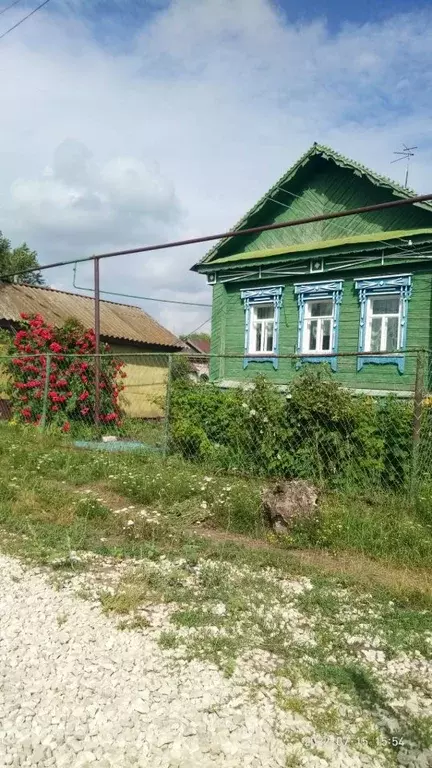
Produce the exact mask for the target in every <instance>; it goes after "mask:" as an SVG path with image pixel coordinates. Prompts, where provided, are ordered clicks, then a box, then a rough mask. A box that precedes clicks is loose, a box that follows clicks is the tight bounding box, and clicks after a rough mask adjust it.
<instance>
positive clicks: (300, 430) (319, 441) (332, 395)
mask: <svg viewBox="0 0 432 768" xmlns="http://www.w3.org/2000/svg"><path fill="white" fill-rule="evenodd" d="M170 421H171V424H170V434H171V450H172V451H174V452H179V453H181V454H182V455H183V456H184V457H185V458H187V459H192V460H197V461H201V462H202V461H205V462H207V463H208V464H209V465H212V466H213V467H218V468H220V469H225V470H227V469H228V470H234V471H238V472H241V473H245V474H250V475H256V476H258V477H287V478H294V477H302V478H305V479H310V480H313V481H314V482H316V483H319V484H325V485H327V486H329V487H333V488H345V489H346V488H351V487H356V488H367V487H375V486H376V485H383V486H385V487H400V486H402V485H406V483H407V480H408V475H409V471H410V466H411V424H412V407H411V406H410V405H408V404H406V403H404V402H401V401H397V400H396V399H395V398H388V399H386V400H385V401H384V403H383V402H382V401H381V402H379V401H376V400H374V399H373V398H372V397H354V396H352V395H351V394H350V393H349V392H348V391H347V390H345V389H342V388H341V387H339V386H338V384H337V383H336V382H335V381H334V379H333V378H332V377H331V374H330V373H329V372H328V370H327V369H326V368H325V367H324V366H313V367H312V366H305V367H304V368H303V370H302V372H301V373H300V374H299V375H298V376H297V377H296V379H295V380H294V382H293V383H292V385H291V387H290V392H289V394H288V395H283V394H281V392H280V391H279V390H277V389H276V388H275V387H274V386H272V385H271V384H270V383H269V382H268V381H267V380H266V379H265V377H263V376H259V377H257V378H256V379H255V381H254V383H253V387H251V388H249V389H240V388H237V389H235V390H228V391H223V390H221V389H219V388H217V387H215V386H213V385H211V384H210V385H206V384H197V385H194V384H191V383H187V382H184V381H181V382H177V383H174V386H173V392H172V400H171V413H170Z"/></svg>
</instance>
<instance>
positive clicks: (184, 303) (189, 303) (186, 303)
mask: <svg viewBox="0 0 432 768" xmlns="http://www.w3.org/2000/svg"><path fill="white" fill-rule="evenodd" d="M76 270H77V262H75V266H74V269H73V275H74V276H73V281H72V285H73V287H74V288H76V289H77V290H78V291H94V288H86V287H84V286H82V285H77V284H76ZM100 293H104V294H106V295H107V296H121V297H122V298H123V299H139V300H140V301H158V302H160V303H161V304H180V305H182V306H185V307H211V304H201V303H200V302H197V301H179V300H174V299H157V298H156V297H155V296H134V294H133V293H118V291H103V290H102V289H101V290H100Z"/></svg>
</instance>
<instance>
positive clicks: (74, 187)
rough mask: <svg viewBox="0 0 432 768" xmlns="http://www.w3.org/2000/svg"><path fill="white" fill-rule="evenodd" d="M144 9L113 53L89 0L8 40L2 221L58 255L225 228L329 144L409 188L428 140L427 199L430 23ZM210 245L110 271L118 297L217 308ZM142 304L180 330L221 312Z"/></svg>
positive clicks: (38, 19) (423, 178) (112, 263)
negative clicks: (208, 275) (201, 270)
mask: <svg viewBox="0 0 432 768" xmlns="http://www.w3.org/2000/svg"><path fill="white" fill-rule="evenodd" d="M102 5H103V4H102V3H99V6H98V7H101V8H102ZM125 5H126V4H124V3H123V6H125ZM134 6H135V3H134V2H132V0H131V2H130V3H129V4H128V9H129V12H128V13H127V14H125V17H124V20H125V28H124V29H123V30H121V32H122V34H121V35H120V34H119V35H117V36H116V35H115V34H114V31H113V30H114V28H113V26H112V25H111V27H110V34H111V35H112V37H111V38H108V39H107V38H106V36H105V38H104V39H103V42H101V41H100V36H99V37H98V38H96V37H95V31H96V28H95V26H94V25H93V24H92V22H91V21H90V20H89V19H88V18H86V17H84V16H82V15H80V13H79V9H80V8H81V7H82V6H81V5H80V3H79V2H75V0H74V1H73V2H69V7H70V8H71V9H72V10H71V11H70V13H66V14H64V13H62V14H59V13H58V12H57V11H55V10H51V11H50V12H45V13H44V12H40V13H39V14H37V15H36V16H35V17H33V19H32V20H31V23H30V21H29V22H28V23H27V24H25V25H23V26H22V27H21V28H20V29H19V30H16V32H15V33H12V34H11V35H9V36H8V37H6V38H4V40H3V41H2V44H1V46H0V72H2V73H3V75H4V78H3V79H4V84H3V87H2V145H1V146H0V159H1V167H2V176H1V181H0V228H1V229H3V231H4V232H5V233H6V234H7V235H8V236H9V237H11V238H12V240H13V241H14V242H19V241H22V240H24V239H25V240H26V241H27V242H28V243H29V244H30V245H31V246H32V247H35V248H36V249H37V250H38V252H39V254H40V257H41V259H42V260H43V261H46V262H47V261H51V260H59V259H61V258H66V259H67V258H74V257H75V256H76V257H77V258H78V257H82V256H85V255H89V254H90V253H92V252H101V251H106V250H117V249H119V248H120V247H121V246H124V247H134V246H137V245H140V244H148V243H151V242H158V241H160V240H166V239H177V238H178V237H182V236H184V237H188V236H193V235H196V234H200V233H207V232H209V231H217V230H220V229H226V228H228V227H229V226H231V225H232V224H233V223H234V222H235V221H236V220H237V219H238V218H239V217H240V216H241V215H242V214H243V213H244V211H245V210H246V209H247V208H248V207H249V206H250V205H251V204H253V202H255V200H256V199H257V198H258V197H259V196H261V195H262V194H263V192H264V191H265V190H266V189H267V188H268V187H269V186H270V184H272V183H273V182H274V180H275V179H276V178H278V177H279V176H280V175H281V174H282V173H283V171H284V170H285V169H286V168H287V167H288V166H289V165H290V164H291V163H292V162H293V161H294V160H295V159H296V158H297V156H298V155H299V154H301V153H302V152H303V151H304V150H305V149H306V148H307V147H308V146H309V145H310V144H311V143H312V141H314V140H317V141H319V142H322V143H329V144H331V145H333V146H334V147H335V148H336V149H338V150H340V151H341V152H344V153H345V154H347V155H351V156H352V157H354V158H356V159H358V160H360V161H362V162H364V163H366V164H368V165H370V166H372V167H374V168H375V169H376V170H378V171H381V172H383V173H385V174H387V175H389V174H394V173H395V172H397V173H399V174H400V178H401V177H402V174H401V173H400V167H398V166H390V161H391V160H392V157H393V156H392V152H393V150H395V149H398V147H399V145H400V143H401V141H406V142H410V143H414V144H418V145H419V146H420V151H419V153H418V155H417V158H416V162H415V164H414V166H413V172H412V177H411V179H412V183H413V184H414V185H415V186H417V187H418V189H419V191H429V188H428V184H429V176H430V167H431V161H432V154H431V141H430V129H429V125H430V122H429V118H430V106H429V103H428V102H429V97H428V93H430V86H431V79H432V74H431V73H432V66H431V65H432V14H430V13H426V12H425V13H423V14H420V13H416V14H414V13H412V14H406V15H405V16H404V17H403V18H395V19H390V20H388V21H385V22H380V23H376V24H369V25H366V26H363V27H355V26H352V25H351V26H349V27H348V26H347V27H346V28H345V29H343V30H342V31H341V32H340V33H338V34H337V35H336V36H332V35H331V34H330V33H329V32H328V30H327V29H326V27H325V25H324V24H323V23H322V22H318V21H313V20H312V21H311V22H310V23H309V24H303V25H291V24H290V23H289V21H288V19H287V18H286V17H284V16H283V15H282V14H281V12H279V11H277V10H276V7H275V4H273V3H272V2H271V1H270V0H219V1H218V2H217V3H215V2H214V0H172V1H171V2H166V3H163V2H161V3H160V6H159V3H158V2H157V3H154V10H153V13H152V15H150V16H149V17H148V19H147V21H146V22H142V23H141V24H140V25H138V26H135V27H134V26H133V25H132V21H133V14H132V11H133V8H134ZM50 7H51V6H48V8H50ZM117 10H118V9H117ZM101 13H102V11H101ZM3 18H4V17H3ZM116 18H117V17H116ZM137 18H138V15H137ZM11 19H12V20H13V14H12V16H11V14H9V21H10V20H11ZM126 23H127V26H126ZM0 31H1V30H0ZM128 34H129V41H127V36H128ZM205 250H206V248H205V247H203V248H194V249H189V248H185V249H177V250H173V251H161V252H158V253H155V254H153V255H146V256H141V257H133V258H127V259H126V258H120V259H113V260H108V261H106V262H104V263H103V266H102V276H103V287H104V288H106V289H107V290H119V291H122V292H131V293H134V294H141V295H142V294H144V295H149V294H150V295H157V296H169V297H173V298H176V299H184V300H189V301H193V300H196V301H201V302H205V301H208V300H209V291H208V289H207V288H206V287H205V281H204V278H202V277H199V276H197V275H194V274H191V273H190V272H189V271H188V269H189V267H190V266H191V264H192V263H193V262H194V261H195V260H196V259H197V258H199V256H200V255H202V254H203V253H204V252H205ZM71 277H72V273H71V270H70V269H64V270H57V271H56V272H55V273H54V272H53V273H52V275H50V277H49V280H50V282H52V283H55V284H56V285H62V286H63V287H71ZM90 279H91V271H90V268H89V267H87V266H84V265H83V266H82V267H81V268H80V271H79V282H80V283H85V284H88V282H89V280H90ZM144 306H145V308H146V309H147V310H148V311H150V312H151V313H153V314H155V315H156V316H158V317H159V318H160V319H161V320H162V322H165V323H166V324H167V325H169V326H170V327H171V328H173V329H174V330H175V331H176V332H180V331H184V330H188V329H190V328H191V325H192V326H193V325H194V324H195V325H198V324H199V323H200V322H201V321H203V320H204V319H205V317H206V316H207V313H208V314H209V311H208V310H205V309H202V310H201V309H199V308H198V309H196V310H195V309H193V308H191V307H189V308H188V307H185V308H184V309H183V310H181V309H179V308H176V307H175V306H174V307H172V308H168V307H167V305H165V306H164V305H155V304H146V305H144Z"/></svg>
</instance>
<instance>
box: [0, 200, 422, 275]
mask: <svg viewBox="0 0 432 768" xmlns="http://www.w3.org/2000/svg"><path fill="white" fill-rule="evenodd" d="M430 201H432V194H429V195H417V196H416V197H407V198H403V199H402V200H390V201H389V202H387V203H375V204H374V205H363V206H361V207H360V208H351V209H350V210H348V211H335V212H333V213H320V214H318V215H317V216H307V217H305V218H303V219H292V220H291V221H280V222H277V223H276V224H263V225H262V226H260V227H249V228H248V229H237V230H231V231H228V232H219V233H218V234H215V235H204V236H203V237H191V238H188V239H187V240H173V241H171V242H168V243H158V244H156V245H145V246H141V247H140V248H128V249H126V250H124V251H109V252H108V253H98V254H96V255H95V256H86V257H85V258H84V259H68V260H67V261H54V262H52V263H51V264H43V265H42V266H40V267H34V268H33V269H21V270H20V271H19V272H9V273H8V274H6V275H0V280H7V279H9V278H11V277H15V276H19V275H30V274H31V273H32V272H42V271H43V270H44V269H53V268H54V267H65V266H67V265H68V264H76V263H77V264H81V263H83V264H84V263H85V262H87V261H95V260H96V259H109V258H111V257H112V256H128V255H130V254H133V253H148V252H149V251H161V250H164V249H166V248H179V247H180V246H184V245H196V244H197V243H208V242H210V241H211V240H226V239H228V238H230V237H242V236H245V235H257V234H259V233H260V232H269V231H271V230H273V229H285V228H287V227H298V226H300V225H301V224H313V223H314V222H316V221H329V220H330V219H341V218H343V217H344V216H355V215H357V214H363V213H373V212H374V211H384V210H387V209H388V208H400V207H402V206H404V205H414V204H415V203H417V204H418V203H427V202H430ZM382 239H383V241H385V232H383V238H382ZM398 239H402V238H398ZM393 258H396V256H393ZM404 258H406V256H405V255H404ZM193 269H194V270H196V269H197V267H196V266H195V267H193Z"/></svg>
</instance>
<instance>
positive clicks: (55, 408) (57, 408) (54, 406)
mask: <svg viewBox="0 0 432 768" xmlns="http://www.w3.org/2000/svg"><path fill="white" fill-rule="evenodd" d="M51 410H52V411H58V410H59V407H58V405H52V406H51Z"/></svg>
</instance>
